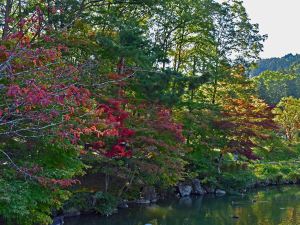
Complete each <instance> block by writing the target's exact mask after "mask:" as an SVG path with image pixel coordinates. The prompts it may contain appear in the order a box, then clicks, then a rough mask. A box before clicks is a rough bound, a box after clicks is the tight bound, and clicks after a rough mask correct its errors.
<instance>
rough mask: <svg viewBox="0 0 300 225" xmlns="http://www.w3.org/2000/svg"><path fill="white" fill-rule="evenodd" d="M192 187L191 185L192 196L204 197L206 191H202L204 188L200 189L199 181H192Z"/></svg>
mask: <svg viewBox="0 0 300 225" xmlns="http://www.w3.org/2000/svg"><path fill="white" fill-rule="evenodd" d="M192 185H193V191H192V193H193V194H194V195H204V194H206V190H204V188H202V186H201V182H200V180H199V179H194V180H193V181H192Z"/></svg>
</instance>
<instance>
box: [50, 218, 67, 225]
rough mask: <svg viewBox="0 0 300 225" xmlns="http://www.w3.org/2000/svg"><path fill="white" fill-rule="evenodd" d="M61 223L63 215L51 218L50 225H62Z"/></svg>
mask: <svg viewBox="0 0 300 225" xmlns="http://www.w3.org/2000/svg"><path fill="white" fill-rule="evenodd" d="M63 224H64V217H63V216H58V217H55V218H54V219H53V223H52V225H63Z"/></svg>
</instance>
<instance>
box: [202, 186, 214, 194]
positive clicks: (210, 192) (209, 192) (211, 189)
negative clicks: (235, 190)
mask: <svg viewBox="0 0 300 225" xmlns="http://www.w3.org/2000/svg"><path fill="white" fill-rule="evenodd" d="M204 189H205V191H206V193H208V194H213V193H215V189H214V188H213V187H209V186H206V187H204Z"/></svg>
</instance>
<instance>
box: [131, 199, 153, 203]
mask: <svg viewBox="0 0 300 225" xmlns="http://www.w3.org/2000/svg"><path fill="white" fill-rule="evenodd" d="M134 203H136V204H150V203H151V202H150V200H147V199H143V198H141V199H138V200H136V201H135V202H134Z"/></svg>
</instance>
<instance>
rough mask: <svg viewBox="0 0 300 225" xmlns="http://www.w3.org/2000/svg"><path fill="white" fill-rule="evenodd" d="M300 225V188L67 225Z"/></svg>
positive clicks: (170, 203) (165, 204) (139, 209)
mask: <svg viewBox="0 0 300 225" xmlns="http://www.w3.org/2000/svg"><path fill="white" fill-rule="evenodd" d="M145 224H152V225H235V224H236V225H300V186H290V187H287V186H286V187H276V188H275V187H273V188H266V189H264V190H256V191H253V192H250V193H248V194H246V195H244V196H229V195H225V196H220V197H218V196H213V195H206V196H199V197H192V198H181V199H173V200H164V201H161V202H159V203H157V204H154V205H151V206H135V207H131V208H130V209H123V210H119V213H118V214H115V215H113V216H111V217H101V216H96V215H89V216H80V217H77V218H69V219H66V220H65V225H145Z"/></svg>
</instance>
